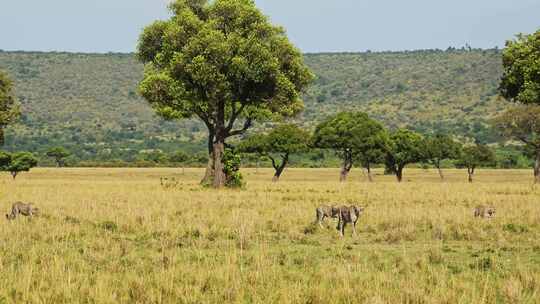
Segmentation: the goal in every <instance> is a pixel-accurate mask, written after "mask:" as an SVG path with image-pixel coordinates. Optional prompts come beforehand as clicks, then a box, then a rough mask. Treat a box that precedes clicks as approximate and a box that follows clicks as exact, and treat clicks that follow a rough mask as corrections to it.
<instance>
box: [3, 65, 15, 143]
mask: <svg viewBox="0 0 540 304" xmlns="http://www.w3.org/2000/svg"><path fill="white" fill-rule="evenodd" d="M19 115H20V111H19V105H18V103H17V102H16V100H15V93H14V92H13V83H12V82H11V80H10V79H9V78H8V76H7V75H6V74H5V73H3V72H2V71H0V146H1V145H3V144H4V129H5V128H6V126H7V125H9V124H10V123H13V122H14V121H15V120H16V119H17V118H18V117H19Z"/></svg>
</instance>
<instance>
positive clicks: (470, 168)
mask: <svg viewBox="0 0 540 304" xmlns="http://www.w3.org/2000/svg"><path fill="white" fill-rule="evenodd" d="M493 162H495V153H494V152H493V150H492V149H491V148H490V147H488V146H486V145H480V144H475V145H471V146H466V147H465V148H463V150H462V152H461V156H460V158H459V160H458V163H457V165H458V166H460V167H465V168H467V173H468V174H469V182H471V183H472V181H473V179H472V178H473V175H474V173H475V170H476V168H477V167H479V166H488V165H491V164H492V163H493Z"/></svg>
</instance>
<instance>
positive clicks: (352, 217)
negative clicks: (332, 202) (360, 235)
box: [337, 206, 364, 237]
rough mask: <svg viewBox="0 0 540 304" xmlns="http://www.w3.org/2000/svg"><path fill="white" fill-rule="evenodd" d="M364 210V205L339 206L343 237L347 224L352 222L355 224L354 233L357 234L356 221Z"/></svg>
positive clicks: (340, 229) (339, 228) (339, 224)
mask: <svg viewBox="0 0 540 304" xmlns="http://www.w3.org/2000/svg"><path fill="white" fill-rule="evenodd" d="M362 212H364V207H358V206H341V207H339V208H338V220H339V222H338V227H337V228H338V230H339V235H340V236H341V237H343V236H344V235H345V226H347V224H348V223H351V224H352V226H353V232H352V234H353V235H356V223H357V222H358V219H359V218H360V215H361V214H362Z"/></svg>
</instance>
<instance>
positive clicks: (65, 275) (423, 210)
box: [0, 168, 540, 303]
mask: <svg viewBox="0 0 540 304" xmlns="http://www.w3.org/2000/svg"><path fill="white" fill-rule="evenodd" d="M202 173H203V172H202V171H201V170H198V169H186V172H185V174H182V173H181V170H179V169H61V170H60V169H43V168H40V169H36V170H33V171H32V172H31V173H28V174H21V176H20V177H18V178H17V180H16V181H15V182H13V181H12V180H11V179H10V178H9V177H8V175H5V176H2V177H1V178H2V179H1V180H0V187H1V188H0V189H1V193H0V204H1V205H0V206H1V208H2V209H5V210H6V211H7V210H8V209H9V205H10V203H11V202H13V201H15V200H24V201H32V202H34V203H35V204H36V205H38V207H39V208H40V209H41V211H42V215H41V216H40V217H38V218H34V219H32V220H29V219H26V218H20V219H18V220H16V221H14V222H8V221H7V220H6V221H2V222H1V223H2V224H0V242H1V246H0V273H1V275H0V303H216V302H219V303H539V302H540V238H539V237H540V226H539V225H540V202H539V198H540V188H537V187H534V186H532V184H531V180H532V178H531V176H530V175H531V172H530V171H529V170H524V171H517V170H516V171H510V170H480V171H479V172H478V174H477V176H476V177H475V183H473V184H468V183H466V173H465V172H464V171H460V170H447V171H446V172H445V173H446V176H447V182H440V181H439V180H438V175H437V173H436V171H425V170H420V169H417V170H408V171H406V172H405V182H404V183H402V184H398V183H396V182H395V180H394V178H393V177H392V176H383V175H380V173H381V172H380V171H377V173H379V174H377V175H376V176H375V180H376V182H375V183H373V184H370V183H368V182H367V181H366V177H365V176H363V175H362V174H361V172H360V171H359V170H355V171H353V173H352V174H351V177H350V180H349V182H348V183H345V184H340V183H338V182H337V179H338V170H337V169H289V170H287V171H286V172H285V174H284V176H283V178H282V181H281V182H280V183H278V184H273V183H271V182H270V179H271V175H272V172H271V171H269V170H258V171H255V170H254V169H249V170H244V175H245V177H246V180H247V183H248V184H247V187H246V189H245V190H222V191H215V190H210V189H204V188H202V187H200V186H199V185H198V181H199V179H200V178H201V176H202ZM160 177H175V178H177V179H178V180H179V183H178V185H177V186H175V187H171V188H164V187H162V186H160ZM332 202H341V203H346V202H358V203H359V204H361V205H364V206H367V208H366V212H365V215H364V216H363V217H362V218H361V221H360V223H359V226H358V228H359V235H358V236H357V237H356V238H353V237H351V230H350V226H349V227H347V230H346V237H345V238H344V239H338V238H337V231H336V230H335V229H334V228H331V229H320V228H317V226H315V225H313V224H312V222H313V220H314V216H315V211H314V208H315V207H316V206H318V205H320V204H328V203H332ZM488 203H489V204H493V205H494V206H495V207H496V208H497V212H498V213H497V217H496V218H495V219H492V220H479V219H474V218H473V216H472V209H473V208H474V207H475V206H476V205H477V204H488ZM331 226H332V227H335V224H334V223H332V224H331Z"/></svg>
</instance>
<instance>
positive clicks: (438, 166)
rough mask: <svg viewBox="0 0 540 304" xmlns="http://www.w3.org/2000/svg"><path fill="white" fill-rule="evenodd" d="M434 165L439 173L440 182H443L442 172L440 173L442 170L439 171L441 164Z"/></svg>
mask: <svg viewBox="0 0 540 304" xmlns="http://www.w3.org/2000/svg"><path fill="white" fill-rule="evenodd" d="M435 165H436V166H437V171H439V176H440V177H441V180H442V181H444V175H443V172H442V169H441V164H440V163H436V164H435Z"/></svg>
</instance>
